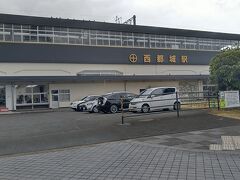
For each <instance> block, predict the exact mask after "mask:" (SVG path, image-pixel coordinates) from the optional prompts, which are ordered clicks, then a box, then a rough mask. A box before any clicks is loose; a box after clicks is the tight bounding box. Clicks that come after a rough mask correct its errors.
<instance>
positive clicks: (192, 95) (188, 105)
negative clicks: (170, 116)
mask: <svg viewBox="0 0 240 180" xmlns="http://www.w3.org/2000/svg"><path fill="white" fill-rule="evenodd" d="M169 96H171V98H169ZM125 101H126V100H125V99H124V98H121V108H120V110H121V113H122V115H121V120H122V122H121V123H122V124H124V121H125V120H126V119H127V118H133V117H137V116H148V115H152V114H160V113H166V112H176V116H177V117H179V116H180V112H181V111H187V110H196V109H212V108H215V109H218V110H219V109H220V101H219V93H213V92H209V91H202V92H176V93H174V94H163V95H160V96H155V97H151V96H149V97H146V98H144V100H141V101H134V102H132V101H131V102H130V103H129V102H125ZM126 103H128V104H129V108H123V107H126ZM135 105H136V106H135ZM133 107H134V108H133ZM146 107H147V108H148V109H147V111H146V109H143V108H146ZM164 110H168V111H164ZM131 111H132V112H131ZM143 112H145V113H143Z"/></svg>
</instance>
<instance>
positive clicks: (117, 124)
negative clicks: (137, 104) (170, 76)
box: [0, 109, 240, 155]
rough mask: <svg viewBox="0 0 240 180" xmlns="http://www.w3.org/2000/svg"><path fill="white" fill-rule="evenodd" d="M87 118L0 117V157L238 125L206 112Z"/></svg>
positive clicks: (55, 115) (63, 114) (53, 115)
mask: <svg viewBox="0 0 240 180" xmlns="http://www.w3.org/2000/svg"><path fill="white" fill-rule="evenodd" d="M125 122H126V125H121V113H117V114H99V113H97V114H89V113H86V112H73V111H71V110H70V109H64V110H61V111H56V112H45V113H28V114H12V115H0V147H1V148H0V155H6V154H16V153H25V152H35V151H41V150H49V149H55V148H64V147H71V146H78V145H89V144H96V143H102V142H109V141H118V140H124V139H134V138H139V137H146V136H155V135H164V134H174V133H181V132H189V131H194V130H204V129H211V128H218V127H227V126H233V125H240V123H239V121H237V120H232V119H228V118H221V117H218V116H213V115H209V114H208V112H207V111H206V110H193V111H186V112H181V116H180V118H177V117H176V113H175V112H167V113H161V114H152V115H148V116H138V117H134V118H128V119H126V120H125Z"/></svg>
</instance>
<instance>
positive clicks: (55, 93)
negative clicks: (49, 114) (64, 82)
mask: <svg viewBox="0 0 240 180" xmlns="http://www.w3.org/2000/svg"><path fill="white" fill-rule="evenodd" d="M51 93H52V108H59V90H52V91H51Z"/></svg>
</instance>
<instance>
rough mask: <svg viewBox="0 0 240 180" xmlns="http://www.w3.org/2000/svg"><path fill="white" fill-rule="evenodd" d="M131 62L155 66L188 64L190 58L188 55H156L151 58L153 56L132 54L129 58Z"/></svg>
mask: <svg viewBox="0 0 240 180" xmlns="http://www.w3.org/2000/svg"><path fill="white" fill-rule="evenodd" d="M128 58H129V61H130V62H131V63H132V64H134V63H137V62H138V60H139V61H141V62H143V63H144V64H150V63H151V62H153V63H154V64H156V63H157V64H163V63H165V64H177V63H178V64H188V56H186V55H179V56H176V55H168V56H167V55H163V54H156V55H155V56H151V54H144V55H143V56H141V57H139V58H138V56H137V55H136V54H130V55H129V56H128Z"/></svg>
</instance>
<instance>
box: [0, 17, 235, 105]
mask: <svg viewBox="0 0 240 180" xmlns="http://www.w3.org/2000/svg"><path fill="white" fill-rule="evenodd" d="M239 41H240V35H238V34H227V33H216V32H205V31H193V30H183V29H172V28H162V27H149V26H138V25H126V24H113V23H105V22H95V21H81V20H70V19H60V18H43V17H32V16H20V15H9V14H0V106H1V107H6V108H8V109H9V110H16V109H21V108H40V107H49V108H58V107H68V106H69V104H70V102H71V101H74V100H77V99H80V98H82V97H84V96H86V95H90V94H98V95H101V94H105V93H107V92H111V91H130V92H133V93H139V92H140V90H143V89H146V88H148V87H155V86H174V87H177V88H178V89H179V90H180V91H202V90H203V87H204V82H205V81H206V80H207V79H208V76H209V62H210V60H211V58H213V57H214V56H215V55H216V54H217V53H218V52H219V51H220V50H221V49H222V48H225V47H229V46H233V45H239Z"/></svg>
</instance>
